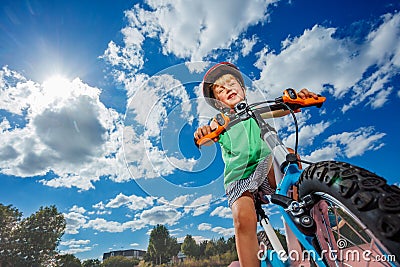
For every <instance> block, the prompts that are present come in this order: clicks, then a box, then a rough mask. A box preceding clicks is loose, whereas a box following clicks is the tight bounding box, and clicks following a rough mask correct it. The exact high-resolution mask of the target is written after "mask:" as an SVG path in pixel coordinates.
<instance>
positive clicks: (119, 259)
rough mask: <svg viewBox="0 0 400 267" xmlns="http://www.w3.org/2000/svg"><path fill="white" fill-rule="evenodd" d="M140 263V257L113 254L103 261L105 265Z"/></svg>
mask: <svg viewBox="0 0 400 267" xmlns="http://www.w3.org/2000/svg"><path fill="white" fill-rule="evenodd" d="M138 264H139V260H138V259H134V258H127V257H124V256H112V257H109V258H107V259H105V260H104V261H103V264H102V266H103V267H132V266H135V265H138Z"/></svg>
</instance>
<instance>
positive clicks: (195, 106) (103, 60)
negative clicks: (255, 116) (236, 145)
mask: <svg viewBox="0 0 400 267" xmlns="http://www.w3.org/2000/svg"><path fill="white" fill-rule="evenodd" d="M215 2H216V1H212V0H206V1H183V0H180V1H172V0H171V1H155V0H154V1H144V2H137V1H132V2H129V1H123V0H115V1H105V0H103V1H47V0H41V1H39V0H37V1H34V0H26V1H7V0H3V1H2V2H1V4H0V65H1V66H0V67H1V70H0V116H1V117H2V119H1V120H0V140H1V141H0V181H1V186H0V202H1V203H2V204H4V205H9V204H12V205H14V206H15V207H17V208H18V209H19V210H20V211H22V212H23V213H24V215H25V216H28V215H30V214H31V213H33V212H35V211H36V210H38V208H39V207H40V206H44V205H52V204H55V205H56V206H57V208H58V209H59V210H60V211H61V212H62V213H64V215H65V217H66V219H67V230H66V234H65V235H64V236H63V238H62V242H61V244H60V246H59V249H60V250H61V251H62V252H64V253H74V254H75V255H76V256H77V257H79V258H81V259H87V258H101V256H102V254H103V253H104V252H108V251H110V250H118V249H128V248H136V249H146V248H147V242H148V234H149V231H150V230H151V229H152V228H153V227H154V225H156V224H157V223H161V224H164V225H166V226H167V228H168V229H169V230H170V233H171V234H172V235H173V236H175V237H176V238H178V240H180V241H182V240H183V238H184V237H185V236H186V234H191V235H192V236H194V237H195V238H196V239H197V240H198V241H201V240H206V239H211V238H219V237H220V236H225V237H230V236H232V235H233V225H232V219H231V215H230V211H229V209H228V208H227V203H226V199H225V198H224V195H223V183H222V162H221V159H220V151H219V149H218V148H217V147H216V146H212V147H207V148H203V149H202V150H201V151H199V150H197V148H196V147H195V146H194V145H193V131H194V129H195V128H196V127H197V126H198V125H199V124H202V123H203V122H205V121H207V120H208V119H209V118H210V117H212V116H213V115H215V111H213V110H212V109H210V108H208V107H207V106H206V105H205V102H204V100H203V99H202V98H201V94H200V92H199V87H198V85H199V82H200V81H201V77H202V75H203V74H204V71H205V70H206V68H207V66H208V63H207V62H219V61H232V62H234V63H235V64H237V65H238V66H239V68H240V69H241V70H242V72H243V73H244V75H245V76H246V80H247V81H246V84H247V86H248V88H249V90H248V92H249V101H252V100H253V101H255V100H257V99H260V98H265V99H268V98H274V97H277V96H279V95H280V94H281V93H282V90H283V89H285V88H288V87H292V88H296V89H301V88H303V87H306V88H309V89H310V90H312V91H314V92H317V93H320V94H323V95H324V96H326V97H327V98H328V99H327V102H326V103H325V105H324V106H323V107H322V108H321V109H316V108H310V109H308V110H304V111H303V112H302V113H301V114H298V115H299V117H298V119H299V123H300V126H301V128H300V146H301V147H300V152H301V154H302V157H303V158H305V159H307V160H311V161H317V160H326V159H336V160H341V161H347V162H350V163H353V164H356V165H359V166H362V167H365V168H368V169H370V170H372V171H374V172H376V173H377V174H379V175H381V176H383V177H385V178H386V179H387V180H388V181H389V182H390V183H398V182H399V180H398V176H397V175H396V173H395V166H396V164H397V162H396V158H395V155H396V153H395V152H396V151H399V150H400V146H399V142H398V136H399V133H400V126H399V122H398V119H396V115H397V114H396V112H398V111H399V105H400V90H399V87H400V75H399V73H400V46H399V43H400V13H399V11H398V10H399V8H400V4H399V2H398V1H323V3H322V2H320V1H296V0H292V1H284V0H282V1H278V0H268V1H246V2H244V1H219V2H218V3H215ZM270 123H271V124H273V125H274V126H275V127H276V128H277V129H278V130H279V133H280V135H281V137H282V139H283V140H284V141H285V142H286V144H287V145H288V146H293V140H294V135H293V133H294V132H293V122H292V121H291V119H290V118H288V117H285V118H280V119H275V120H273V121H271V122H270ZM270 216H271V218H272V220H273V221H275V222H276V224H277V227H281V224H280V223H279V216H278V215H277V214H276V212H275V210H273V209H272V210H270Z"/></svg>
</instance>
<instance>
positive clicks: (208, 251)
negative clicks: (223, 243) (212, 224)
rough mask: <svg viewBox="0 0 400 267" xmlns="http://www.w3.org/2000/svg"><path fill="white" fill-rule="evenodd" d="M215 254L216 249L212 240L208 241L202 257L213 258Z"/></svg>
mask: <svg viewBox="0 0 400 267" xmlns="http://www.w3.org/2000/svg"><path fill="white" fill-rule="evenodd" d="M216 254H217V248H216V247H215V242H214V241H213V240H211V241H208V242H207V245H206V248H205V250H204V255H205V256H206V257H210V256H214V255H216Z"/></svg>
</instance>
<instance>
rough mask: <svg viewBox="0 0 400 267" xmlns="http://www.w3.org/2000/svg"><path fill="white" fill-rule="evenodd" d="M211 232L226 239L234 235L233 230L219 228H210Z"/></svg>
mask: <svg viewBox="0 0 400 267" xmlns="http://www.w3.org/2000/svg"><path fill="white" fill-rule="evenodd" d="M211 231H213V232H215V233H218V234H220V235H223V236H226V237H231V236H233V235H234V234H235V228H224V227H220V226H217V227H214V228H212V229H211Z"/></svg>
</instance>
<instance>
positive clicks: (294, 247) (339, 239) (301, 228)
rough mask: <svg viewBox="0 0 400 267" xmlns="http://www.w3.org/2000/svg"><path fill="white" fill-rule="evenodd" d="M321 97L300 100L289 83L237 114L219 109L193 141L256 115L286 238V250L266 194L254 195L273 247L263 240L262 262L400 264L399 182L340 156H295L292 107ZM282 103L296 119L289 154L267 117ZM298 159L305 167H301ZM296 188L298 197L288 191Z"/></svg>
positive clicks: (206, 138) (317, 102)
mask: <svg viewBox="0 0 400 267" xmlns="http://www.w3.org/2000/svg"><path fill="white" fill-rule="evenodd" d="M325 100H326V99H325V97H322V96H318V99H313V98H310V99H305V100H303V99H301V98H299V97H298V96H297V93H296V92H295V90H293V89H286V90H285V91H284V94H283V96H282V97H278V98H276V99H273V100H267V101H262V102H257V103H254V104H247V103H246V102H240V103H238V104H237V105H236V107H235V114H224V113H220V114H218V115H217V116H216V117H215V118H214V119H215V121H216V122H217V124H218V127H217V129H215V130H214V131H213V132H211V133H210V134H208V135H206V136H204V137H203V138H201V139H199V140H197V141H196V145H197V146H198V147H200V146H202V145H203V144H204V143H206V142H209V141H210V140H213V139H214V138H215V137H217V136H218V135H220V134H221V133H223V132H224V131H228V130H229V127H231V126H232V125H234V124H236V123H238V122H240V121H243V120H247V119H249V118H254V119H255V120H256V121H257V123H258V125H259V127H260V129H261V135H262V138H263V139H264V141H265V142H266V143H267V145H268V146H269V148H270V149H271V151H273V155H274V163H273V167H274V172H275V178H276V182H277V189H276V192H275V194H273V195H270V196H268V197H267V200H268V201H269V202H270V203H272V204H273V205H278V208H279V212H280V214H281V215H282V217H283V219H284V223H285V231H286V239H287V244H289V248H288V250H285V249H284V248H283V245H282V243H281V242H280V241H279V239H278V237H277V234H276V233H275V231H274V229H273V227H272V226H271V224H270V221H269V218H268V216H267V215H266V214H265V211H264V210H263V208H262V204H263V203H265V200H266V199H261V198H260V197H258V198H256V200H255V209H256V213H257V216H258V221H259V223H260V225H261V226H262V228H263V230H264V232H265V233H266V236H267V237H268V240H269V242H270V243H271V245H272V249H270V248H269V249H266V248H265V247H266V246H265V244H262V245H264V249H260V251H258V256H259V259H260V260H261V266H274V267H275V266H292V265H300V264H301V266H306V265H310V266H353V264H362V263H365V264H366V265H365V266H400V265H399V259H400V188H398V187H397V186H395V185H392V186H389V185H388V184H387V183H386V180H385V179H383V178H381V177H379V176H377V175H376V174H374V173H372V172H370V171H367V170H365V169H363V168H360V167H357V166H354V165H351V164H348V163H345V162H337V161H321V162H317V163H312V162H308V161H305V160H302V159H300V158H299V157H298V155H297V150H298V124H297V119H296V115H295V111H296V110H298V109H300V108H306V107H311V106H317V107H321V106H322V104H323V102H324V101H325ZM282 109H284V110H288V111H289V112H290V114H291V115H292V117H293V120H294V124H295V128H296V142H295V148H294V153H290V152H289V150H288V149H287V148H286V146H285V145H284V144H283V143H282V141H281V139H280V138H279V137H278V135H277V133H276V131H275V130H274V129H273V128H272V127H271V126H270V125H269V124H268V123H266V122H265V120H264V119H265V118H266V117H268V114H270V112H271V111H274V110H282ZM301 163H306V164H309V166H308V167H307V168H305V169H304V170H303V169H301V168H300V167H299V165H300V164H301ZM296 189H297V191H298V194H297V195H296V194H293V193H292V194H289V192H293V190H294V191H296ZM357 256H358V257H357ZM357 266H360V265H357Z"/></svg>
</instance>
